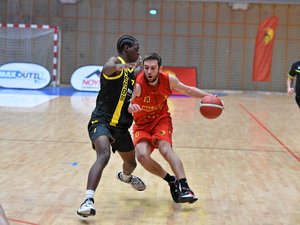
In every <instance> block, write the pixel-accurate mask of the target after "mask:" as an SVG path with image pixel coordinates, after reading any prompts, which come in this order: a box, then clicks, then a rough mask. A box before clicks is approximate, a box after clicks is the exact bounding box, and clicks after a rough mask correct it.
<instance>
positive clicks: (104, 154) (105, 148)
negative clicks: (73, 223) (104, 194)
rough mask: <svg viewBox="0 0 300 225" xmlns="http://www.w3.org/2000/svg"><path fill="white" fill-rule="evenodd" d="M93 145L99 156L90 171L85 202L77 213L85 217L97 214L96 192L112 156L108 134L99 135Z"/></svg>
mask: <svg viewBox="0 0 300 225" xmlns="http://www.w3.org/2000/svg"><path fill="white" fill-rule="evenodd" d="M93 145H94V148H95V150H96V154H97V158H96V161H95V162H94V164H93V165H92V167H91V169H90V171H89V175H88V181H87V188H86V192H85V199H84V202H83V203H82V204H81V205H80V207H79V209H78V210H77V214H78V215H80V216H83V217H88V216H94V215H95V214H96V208H95V206H94V194H95V191H96V189H97V187H98V184H99V182H100V179H101V176H102V172H103V170H104V168H105V167H106V165H107V163H108V161H109V158H110V142H109V138H108V137H107V136H99V137H98V138H96V140H95V141H94V142H93Z"/></svg>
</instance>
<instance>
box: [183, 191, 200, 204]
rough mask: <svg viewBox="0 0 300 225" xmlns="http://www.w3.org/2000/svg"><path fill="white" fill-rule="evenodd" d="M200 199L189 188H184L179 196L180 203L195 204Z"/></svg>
mask: <svg viewBox="0 0 300 225" xmlns="http://www.w3.org/2000/svg"><path fill="white" fill-rule="evenodd" d="M197 200H198V198H197V197H196V196H195V194H194V192H193V191H192V190H191V189H189V188H184V189H182V190H181V194H180V196H179V202H180V203H186V202H188V203H194V202H195V201H197Z"/></svg>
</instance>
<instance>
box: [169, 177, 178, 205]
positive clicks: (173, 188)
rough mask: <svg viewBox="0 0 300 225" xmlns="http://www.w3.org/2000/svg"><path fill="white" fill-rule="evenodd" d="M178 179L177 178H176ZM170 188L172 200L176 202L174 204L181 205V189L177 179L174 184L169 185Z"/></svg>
mask: <svg viewBox="0 0 300 225" xmlns="http://www.w3.org/2000/svg"><path fill="white" fill-rule="evenodd" d="M175 179H176V178H175ZM168 184H169V186H170V193H171V195H172V198H173V200H174V202H176V203H179V197H180V193H181V192H180V189H179V182H178V180H177V179H176V180H175V181H173V182H169V183H168Z"/></svg>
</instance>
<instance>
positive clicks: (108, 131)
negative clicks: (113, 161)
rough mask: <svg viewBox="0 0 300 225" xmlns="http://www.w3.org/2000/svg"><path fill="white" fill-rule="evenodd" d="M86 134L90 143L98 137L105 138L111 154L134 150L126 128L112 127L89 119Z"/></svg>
mask: <svg viewBox="0 0 300 225" xmlns="http://www.w3.org/2000/svg"><path fill="white" fill-rule="evenodd" d="M88 132H89V136H90V139H91V141H92V143H93V142H94V141H95V140H96V139H97V138H98V137H99V136H107V137H108V138H109V140H110V145H111V147H112V151H113V152H116V151H120V152H129V151H131V150H133V149H134V145H133V141H132V138H131V135H130V132H129V130H128V129H127V128H119V127H113V126H110V125H109V124H107V123H105V122H100V121H99V120H95V119H94V120H93V119H91V120H90V122H89V124H88ZM93 148H94V145H93Z"/></svg>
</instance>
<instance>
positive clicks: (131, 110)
mask: <svg viewBox="0 0 300 225" xmlns="http://www.w3.org/2000/svg"><path fill="white" fill-rule="evenodd" d="M141 110H142V109H141V107H140V106H139V105H138V104H131V103H130V104H129V106H128V112H129V113H135V112H138V111H141Z"/></svg>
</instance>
